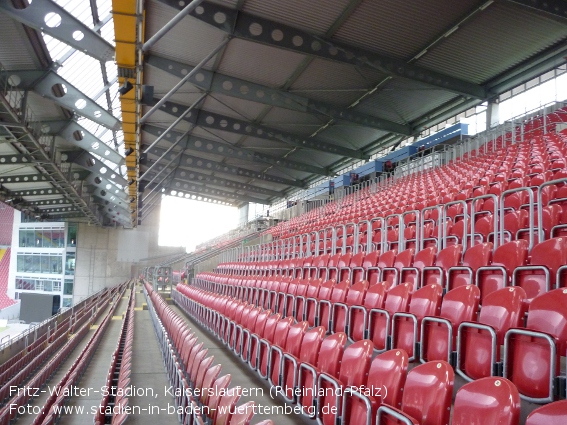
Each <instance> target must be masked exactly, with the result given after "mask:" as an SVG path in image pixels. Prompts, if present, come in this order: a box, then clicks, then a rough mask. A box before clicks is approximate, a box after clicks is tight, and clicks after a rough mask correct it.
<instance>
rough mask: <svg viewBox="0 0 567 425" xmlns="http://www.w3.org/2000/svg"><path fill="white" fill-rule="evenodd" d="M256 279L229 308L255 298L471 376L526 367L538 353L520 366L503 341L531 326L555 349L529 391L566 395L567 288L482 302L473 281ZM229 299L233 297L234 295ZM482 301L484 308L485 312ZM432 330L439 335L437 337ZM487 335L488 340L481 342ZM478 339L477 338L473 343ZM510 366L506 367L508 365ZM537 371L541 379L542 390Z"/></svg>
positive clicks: (499, 292)
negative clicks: (446, 284)
mask: <svg viewBox="0 0 567 425" xmlns="http://www.w3.org/2000/svg"><path fill="white" fill-rule="evenodd" d="M254 282H256V283H257V284H260V286H258V287H256V288H254V287H244V286H240V287H237V286H235V287H234V288H235V289H237V290H236V291H233V292H232V293H231V294H230V295H232V296H236V297H237V299H241V300H242V301H240V304H238V303H227V305H226V308H234V309H240V311H242V310H243V308H244V307H243V305H242V304H244V303H250V304H251V305H257V306H259V307H263V308H266V309H268V308H269V309H272V311H275V312H279V313H280V314H282V315H283V316H289V317H293V318H294V319H295V320H298V321H302V320H306V321H307V322H308V323H309V325H310V326H315V325H322V326H323V327H324V328H325V329H327V330H329V331H330V332H342V331H345V332H346V333H347V334H348V336H349V338H350V339H351V340H352V341H356V340H360V339H362V338H370V339H371V340H372V342H373V343H374V345H375V347H376V348H377V349H378V350H386V349H388V348H395V347H401V348H404V349H405V350H406V351H407V352H408V353H409V354H410V356H411V359H412V360H413V359H414V358H420V359H421V360H422V361H423V360H435V359H445V360H447V361H450V362H452V364H454V365H455V367H456V369H457V370H458V371H460V373H461V375H463V376H464V377H466V378H467V379H478V378H480V377H483V376H488V375H491V374H502V373H505V371H506V370H511V369H512V367H513V366H512V364H519V365H520V366H518V367H520V369H521V366H522V363H521V362H520V360H518V358H521V359H523V360H524V361H526V362H528V359H529V354H530V353H531V351H530V350H528V349H526V353H528V354H527V357H524V355H523V354H522V355H517V356H516V357H515V358H516V361H515V363H514V362H512V360H510V364H508V363H506V361H507V360H508V358H506V355H507V353H508V352H510V353H511V352H512V351H511V350H509V351H507V352H505V353H504V356H503V357H504V358H503V359H501V357H502V356H501V355H500V345H502V344H503V343H505V342H507V343H510V344H512V343H514V344H515V341H516V340H517V339H520V340H521V338H519V337H518V336H517V335H518V334H519V333H522V332H523V333H522V335H523V334H524V333H525V332H528V331H529V332H531V333H532V334H533V333H534V332H536V333H539V334H538V335H537V336H533V337H532V338H533V339H534V340H537V341H539V343H543V344H544V345H546V346H548V351H549V353H548V354H547V355H546V360H545V362H543V361H542V368H543V369H542V370H540V371H539V372H538V373H536V369H535V368H528V369H530V371H529V373H528V374H527V375H526V376H523V375H522V376H521V378H519V379H522V380H523V381H525V383H524V384H522V385H520V386H521V387H522V388H521V392H522V394H524V395H525V397H526V398H531V399H534V400H537V401H549V400H551V399H553V398H554V397H556V396H558V395H560V394H564V392H565V383H564V381H563V379H564V378H563V377H562V376H559V375H560V374H559V369H557V370H556V371H555V372H553V370H555V369H556V367H555V365H559V364H560V359H561V357H562V356H563V355H564V353H565V352H566V349H567V289H565V288H563V289H556V290H552V291H549V292H545V293H543V294H541V295H539V296H537V297H535V298H534V299H533V300H531V299H529V298H528V297H527V295H526V292H525V290H524V289H523V288H521V287H519V286H511V287H508V288H501V289H496V290H494V291H492V292H491V293H490V294H488V295H486V296H485V297H483V298H482V300H481V297H480V291H479V289H478V287H477V286H474V285H467V284H463V285H460V286H458V287H456V288H454V289H452V290H450V291H448V292H447V293H446V294H445V297H443V287H442V286H441V285H438V284H437V283H427V284H426V285H425V286H423V287H421V288H420V289H418V290H416V291H414V285H413V284H409V283H401V284H398V285H396V286H391V285H390V284H389V283H388V282H386V281H381V282H376V283H373V284H369V283H368V281H365V280H360V281H358V282H357V283H355V284H354V285H352V286H351V284H350V281H348V280H344V281H342V282H339V283H338V284H337V283H336V281H335V280H334V279H330V280H328V281H326V282H324V283H323V282H322V280H321V279H314V280H310V279H293V280H291V278H284V277H282V276H273V277H271V278H269V279H267V280H260V281H254ZM264 282H265V283H266V285H265V288H262V286H263V285H262V284H263V283H264ZM254 289H256V290H254ZM217 293H218V291H217ZM225 297H227V299H230V297H229V296H228V295H225ZM479 301H482V308H481V310H480V313H479V314H478V317H477V312H478V306H479ZM527 305H529V314H528V319H527V325H526V329H523V330H521V331H520V330H514V328H520V327H522V325H523V319H524V313H525V312H526V309H527ZM551 318H553V320H551V322H550V319H551ZM558 318H562V319H561V320H559V319H558ZM555 319H557V323H555V322H554V320H555ZM424 320H425V322H424ZM469 322H471V323H469ZM467 323H468V324H467ZM439 328H441V329H439ZM472 329H481V331H476V330H475V331H473V330H472ZM430 333H434V334H435V337H431V338H429V334H430ZM543 333H545V335H544V334H543ZM479 334H480V338H481V340H482V339H484V341H485V342H488V344H481V343H480V342H478V341H476V340H475V338H476V337H477V336H478V335H479ZM549 335H551V336H549ZM432 338H433V342H431V341H430V340H431V339H432ZM471 338H472V341H473V342H469V339H471ZM518 344H520V343H518ZM514 347H515V345H514ZM505 351H506V350H505ZM507 365H508V366H507ZM550 365H553V367H551V366H550ZM502 367H503V368H504V371H503V370H500V369H502ZM507 367H508V369H507ZM514 367H515V366H514ZM546 367H547V369H545V368H546ZM557 367H558V366H557ZM546 370H547V371H548V372H549V373H547V374H546V373H545V371H546ZM550 370H551V371H550ZM540 372H541V373H540ZM509 373H510V374H511V373H512V372H509ZM520 375H521V374H520ZM536 375H537V379H539V380H541V381H540V382H539V384H540V385H538V386H537V387H536V386H534V380H535V379H536ZM505 376H506V375H505ZM544 384H545V385H544Z"/></svg>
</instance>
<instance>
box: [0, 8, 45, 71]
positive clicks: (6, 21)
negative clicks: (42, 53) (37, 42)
mask: <svg viewBox="0 0 567 425" xmlns="http://www.w3.org/2000/svg"><path fill="white" fill-rule="evenodd" d="M23 33H24V32H23V28H22V26H21V24H20V23H19V22H16V21H14V20H13V19H12V18H10V17H8V16H7V15H5V14H3V13H0V40H10V42H9V43H6V42H2V43H0V58H2V60H1V62H0V64H1V65H2V66H3V67H4V68H5V69H35V68H37V59H35V54H34V53H33V50H32V48H31V45H30V42H29V41H28V39H27V37H25V36H24V35H23Z"/></svg>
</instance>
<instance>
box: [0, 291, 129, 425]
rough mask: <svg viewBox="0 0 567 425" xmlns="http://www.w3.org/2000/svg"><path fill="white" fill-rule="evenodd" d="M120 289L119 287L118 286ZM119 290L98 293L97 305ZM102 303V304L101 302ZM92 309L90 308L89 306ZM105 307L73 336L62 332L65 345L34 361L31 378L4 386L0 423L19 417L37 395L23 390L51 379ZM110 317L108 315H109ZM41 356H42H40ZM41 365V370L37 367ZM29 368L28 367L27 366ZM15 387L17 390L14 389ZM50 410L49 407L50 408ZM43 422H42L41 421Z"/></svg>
mask: <svg viewBox="0 0 567 425" xmlns="http://www.w3.org/2000/svg"><path fill="white" fill-rule="evenodd" d="M124 287H125V286H124V284H123V285H120V287H119V288H120V289H122V288H124ZM117 289H118V288H117ZM116 293H118V292H117V290H116V289H115V290H112V291H110V290H108V291H104V294H103V296H102V297H101V296H100V295H101V294H97V296H96V303H97V304H96V305H99V306H100V307H102V306H103V305H104V304H105V303H107V302H108V301H109V300H110V299H111V296H114V295H116ZM99 302H100V303H102V304H100V303H99ZM83 305H84V306H85V307H86V306H89V305H92V303H90V302H89V303H84V304H83ZM89 311H90V308H89ZM103 311H104V308H98V309H96V311H94V314H92V315H91V316H90V318H91V320H90V321H88V322H86V323H84V324H83V325H82V326H81V327H80V328H77V329H76V330H75V331H74V334H73V337H72V338H71V339H68V336H69V335H68V333H67V332H65V333H62V334H61V335H60V336H59V337H58V339H59V338H60V339H61V340H62V341H63V343H64V344H63V345H62V346H61V348H59V349H58V350H57V351H56V352H55V353H54V354H53V356H52V357H51V358H50V359H48V358H42V360H43V361H46V363H45V364H44V365H43V366H41V365H40V363H38V364H35V363H34V362H33V361H32V363H30V365H32V364H33V365H34V366H33V367H34V368H35V370H34V371H33V374H32V375H31V379H29V380H22V381H19V382H17V383H14V384H10V385H4V386H3V387H2V391H4V389H7V390H8V391H11V392H9V399H8V401H6V403H5V405H4V407H3V408H2V409H1V410H0V425H8V424H9V423H10V422H12V421H14V420H15V419H16V418H17V417H18V414H19V413H18V407H20V406H25V405H26V404H28V403H29V401H30V400H31V399H32V398H33V397H34V396H35V393H34V392H31V391H22V389H24V387H25V388H41V387H43V386H44V385H45V383H46V382H47V381H48V380H49V379H50V377H51V376H52V375H53V374H54V373H55V372H56V371H57V369H58V368H59V367H60V366H61V363H63V361H64V360H66V359H67V357H68V356H69V355H70V354H71V352H72V351H73V350H74V349H75V347H76V346H77V344H78V343H79V342H80V341H81V340H82V339H83V338H84V336H85V335H86V334H87V333H88V332H89V329H90V326H91V324H92V323H93V322H94V321H95V320H97V319H98V317H99V316H100V315H101V314H102V312H103ZM107 317H108V316H107ZM40 357H41V356H40ZM38 367H39V370H37V368H38ZM26 370H27V367H26ZM68 377H69V372H68V373H67V375H66V376H65V378H68ZM14 389H15V390H14ZM48 410H49V409H48ZM40 423H41V422H40Z"/></svg>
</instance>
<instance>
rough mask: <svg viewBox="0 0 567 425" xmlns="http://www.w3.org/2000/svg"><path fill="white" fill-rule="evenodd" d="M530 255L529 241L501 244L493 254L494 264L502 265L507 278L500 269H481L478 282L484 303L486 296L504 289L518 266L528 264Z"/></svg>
mask: <svg viewBox="0 0 567 425" xmlns="http://www.w3.org/2000/svg"><path fill="white" fill-rule="evenodd" d="M527 257H528V242H527V241H524V240H517V241H511V242H508V243H505V244H504V245H502V246H499V247H498V248H497V249H496V251H495V252H494V254H493V257H492V264H491V265H490V267H492V266H501V267H503V268H504V270H505V272H506V278H505V277H504V274H503V272H502V271H500V270H483V269H482V268H481V269H480V272H479V276H478V277H479V281H478V282H477V284H478V286H479V288H480V293H481V296H482V303H484V299H485V297H486V296H488V295H489V294H491V293H492V292H494V291H496V290H498V289H502V288H504V287H506V286H508V284H509V283H510V281H511V276H512V273H513V272H514V269H515V268H516V267H518V266H523V265H525V264H526V260H527Z"/></svg>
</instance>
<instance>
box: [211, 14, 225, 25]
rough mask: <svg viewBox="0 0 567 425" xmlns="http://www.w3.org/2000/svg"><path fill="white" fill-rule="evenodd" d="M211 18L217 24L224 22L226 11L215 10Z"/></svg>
mask: <svg viewBox="0 0 567 425" xmlns="http://www.w3.org/2000/svg"><path fill="white" fill-rule="evenodd" d="M213 19H214V20H215V22H216V23H217V24H224V23H225V22H226V13H223V12H217V13H215V14H214V16H213Z"/></svg>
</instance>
